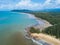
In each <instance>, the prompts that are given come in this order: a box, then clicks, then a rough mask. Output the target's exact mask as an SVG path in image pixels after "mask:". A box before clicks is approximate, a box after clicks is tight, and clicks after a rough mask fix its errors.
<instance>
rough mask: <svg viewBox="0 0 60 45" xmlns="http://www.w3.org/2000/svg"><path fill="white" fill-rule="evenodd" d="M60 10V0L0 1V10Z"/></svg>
mask: <svg viewBox="0 0 60 45" xmlns="http://www.w3.org/2000/svg"><path fill="white" fill-rule="evenodd" d="M54 8H60V0H0V10H13V9H29V10H43V9H54Z"/></svg>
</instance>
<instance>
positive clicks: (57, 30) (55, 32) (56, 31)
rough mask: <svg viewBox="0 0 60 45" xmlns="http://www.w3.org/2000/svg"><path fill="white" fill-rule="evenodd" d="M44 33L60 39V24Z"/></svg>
mask: <svg viewBox="0 0 60 45" xmlns="http://www.w3.org/2000/svg"><path fill="white" fill-rule="evenodd" d="M42 33H46V34H49V35H52V36H55V37H56V38H60V24H57V25H54V26H51V27H48V28H46V29H45V30H43V31H42Z"/></svg>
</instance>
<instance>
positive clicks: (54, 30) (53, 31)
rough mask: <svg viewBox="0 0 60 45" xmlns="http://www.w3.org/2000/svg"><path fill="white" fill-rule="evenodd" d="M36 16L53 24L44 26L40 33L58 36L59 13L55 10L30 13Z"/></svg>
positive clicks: (59, 31)
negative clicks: (54, 11)
mask: <svg viewBox="0 0 60 45" xmlns="http://www.w3.org/2000/svg"><path fill="white" fill-rule="evenodd" d="M32 14H34V15H35V16H36V17H38V18H42V19H44V20H47V21H48V22H50V23H51V24H52V25H53V26H51V27H48V28H46V29H45V30H43V31H42V33H46V34H49V35H52V36H55V37H56V38H60V13H58V12H56V13H53V12H42V13H41V12H35V13H32Z"/></svg>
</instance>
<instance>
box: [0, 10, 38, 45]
mask: <svg viewBox="0 0 60 45" xmlns="http://www.w3.org/2000/svg"><path fill="white" fill-rule="evenodd" d="M36 23H37V21H36V20H35V19H34V18H33V17H32V18H31V17H30V16H29V15H28V14H24V13H17V12H10V11H0V45H35V44H33V42H32V41H31V40H28V39H25V38H24V35H25V32H24V30H25V28H26V27H27V26H32V25H35V24H36Z"/></svg>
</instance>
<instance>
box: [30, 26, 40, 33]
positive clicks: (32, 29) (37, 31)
mask: <svg viewBox="0 0 60 45" xmlns="http://www.w3.org/2000/svg"><path fill="white" fill-rule="evenodd" d="M30 32H31V33H40V30H39V29H35V28H34V27H31V28H30Z"/></svg>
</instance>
